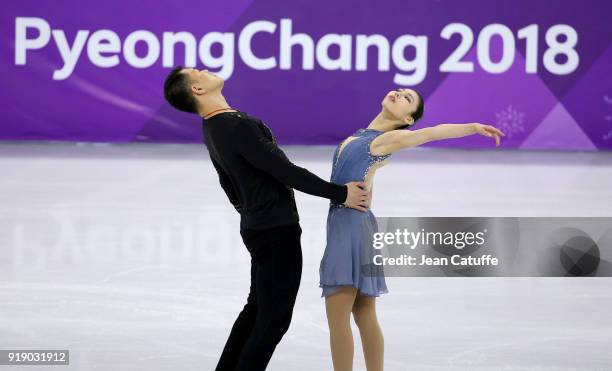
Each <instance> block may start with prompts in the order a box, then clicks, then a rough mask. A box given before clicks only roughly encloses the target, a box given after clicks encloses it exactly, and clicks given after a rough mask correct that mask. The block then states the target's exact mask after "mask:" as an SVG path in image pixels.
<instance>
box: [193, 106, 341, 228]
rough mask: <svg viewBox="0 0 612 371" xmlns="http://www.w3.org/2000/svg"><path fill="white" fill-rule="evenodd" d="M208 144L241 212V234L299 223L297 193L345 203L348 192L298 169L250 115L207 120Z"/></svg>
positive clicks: (225, 115)
mask: <svg viewBox="0 0 612 371" xmlns="http://www.w3.org/2000/svg"><path fill="white" fill-rule="evenodd" d="M202 126H203V132H204V143H205V144H206V147H207V149H208V152H209V154H210V159H211V160H212V163H213V165H214V167H215V169H216V170H217V173H218V174H219V182H220V183H221V187H222V188H223V190H224V191H225V193H226V194H227V197H228V198H229V200H230V202H231V203H232V205H234V207H235V208H236V210H237V211H238V212H239V213H240V216H241V218H240V228H241V229H265V228H271V227H274V226H279V225H286V224H292V223H297V222H298V221H299V215H298V212H297V208H296V206H295V198H294V195H293V190H292V188H295V189H297V190H299V191H302V192H305V193H308V194H311V195H315V196H319V197H324V198H328V199H330V200H333V201H335V202H338V203H343V202H344V201H345V200H346V196H347V187H346V186H345V185H338V184H334V183H329V182H326V181H324V180H323V179H321V178H319V177H318V176H316V175H314V174H312V173H311V172H309V171H308V170H306V169H304V168H302V167H299V166H296V165H294V164H293V163H291V161H289V159H288V158H287V156H286V155H285V153H284V152H283V151H282V150H281V149H280V148H278V146H277V144H276V140H275V139H274V136H273V135H272V132H271V131H270V129H269V128H268V127H267V126H266V125H265V124H264V123H263V122H262V121H261V120H259V119H258V118H256V117H253V116H249V115H248V114H247V113H245V112H242V111H238V112H224V113H220V114H217V115H215V116H213V117H211V118H208V119H206V120H203V125H202Z"/></svg>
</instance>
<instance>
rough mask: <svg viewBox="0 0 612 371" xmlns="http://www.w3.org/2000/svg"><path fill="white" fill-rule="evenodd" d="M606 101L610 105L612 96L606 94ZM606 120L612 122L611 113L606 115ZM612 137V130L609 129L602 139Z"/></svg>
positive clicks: (604, 98)
mask: <svg viewBox="0 0 612 371" xmlns="http://www.w3.org/2000/svg"><path fill="white" fill-rule="evenodd" d="M603 100H604V102H606V103H607V104H609V105H612V98H610V97H608V96H607V95H604V97H603ZM604 118H605V120H606V121H607V122H612V116H611V115H606V117H604ZM610 138H612V130H609V131H608V132H607V133H606V134H604V135H603V136H602V137H601V139H603V140H608V139H610Z"/></svg>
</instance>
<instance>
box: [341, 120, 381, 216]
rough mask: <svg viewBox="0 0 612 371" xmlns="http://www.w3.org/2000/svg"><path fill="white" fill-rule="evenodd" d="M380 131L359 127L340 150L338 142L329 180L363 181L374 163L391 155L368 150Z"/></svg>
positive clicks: (344, 182)
mask: <svg viewBox="0 0 612 371" xmlns="http://www.w3.org/2000/svg"><path fill="white" fill-rule="evenodd" d="M382 133H383V132H382V131H378V130H374V129H359V130H357V132H356V133H355V134H353V135H351V137H355V139H352V140H350V141H349V142H347V143H346V145H344V147H342V150H340V149H341V146H342V143H340V144H339V145H338V147H336V151H335V152H334V158H333V167H332V174H331V179H330V181H331V182H333V183H336V184H346V183H348V182H357V181H365V179H366V175H367V174H368V171H369V170H370V168H371V167H372V166H373V165H374V164H376V163H378V162H382V161H384V160H386V159H387V158H388V157H389V156H391V155H390V154H387V155H381V156H378V155H373V154H372V153H371V152H370V144H371V143H372V141H373V140H374V139H375V138H376V137H377V136H379V135H380V134H382ZM331 205H332V206H338V207H342V206H343V205H341V204H337V203H335V202H332V203H331Z"/></svg>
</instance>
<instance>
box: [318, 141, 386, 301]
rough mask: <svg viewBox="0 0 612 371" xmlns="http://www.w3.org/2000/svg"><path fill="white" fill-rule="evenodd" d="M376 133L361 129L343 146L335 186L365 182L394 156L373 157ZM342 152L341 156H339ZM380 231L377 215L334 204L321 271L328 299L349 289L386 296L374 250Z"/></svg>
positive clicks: (334, 174) (334, 169)
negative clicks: (372, 169)
mask: <svg viewBox="0 0 612 371" xmlns="http://www.w3.org/2000/svg"><path fill="white" fill-rule="evenodd" d="M382 133H383V132H382V131H378V130H374V129H359V130H358V131H357V132H356V133H355V134H353V135H352V136H353V137H356V139H352V140H351V141H350V142H347V144H346V145H345V146H344V148H342V150H341V151H340V146H341V145H342V143H341V144H339V145H338V147H336V151H335V152H334V157H333V165H332V174H331V180H330V181H331V182H333V183H336V184H345V183H348V182H354V181H364V180H365V177H366V175H367V173H368V171H369V169H370V167H372V165H374V164H375V163H377V162H380V161H383V160H385V159H386V158H387V157H389V156H390V155H383V156H375V155H372V154H371V153H370V143H372V141H373V140H374V139H375V138H376V137H377V136H379V135H380V134H382ZM339 151H340V155H338V152H339ZM377 231H378V225H377V223H376V218H375V217H374V214H372V212H371V211H370V210H369V209H368V211H367V212H362V211H358V210H355V209H351V208H348V207H346V206H344V205H342V204H338V203H335V202H333V201H332V202H331V203H330V207H329V213H328V214H327V244H326V246H325V253H324V254H323V259H321V265H320V268H319V279H320V280H319V287H321V288H322V289H323V293H322V296H328V295H330V294H333V293H334V292H336V291H338V290H339V289H340V286H344V285H349V286H353V287H355V288H357V290H358V292H359V294H360V295H367V296H379V295H380V294H383V293H386V292H388V291H387V285H386V282H385V277H384V272H383V269H382V266H377V265H374V264H373V262H372V261H373V257H374V256H375V255H377V254H378V250H375V249H373V247H372V234H373V233H375V232H377Z"/></svg>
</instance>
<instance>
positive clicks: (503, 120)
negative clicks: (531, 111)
mask: <svg viewBox="0 0 612 371" xmlns="http://www.w3.org/2000/svg"><path fill="white" fill-rule="evenodd" d="M495 117H496V118H497V122H496V126H497V128H498V129H499V130H501V131H503V132H504V133H505V134H506V135H507V136H508V139H510V138H512V136H513V135H515V134H518V133H522V132H524V131H525V127H524V126H523V122H524V121H525V120H524V118H525V114H524V113H522V112H519V111H517V110H516V109H514V108H513V107H512V105H508V108H506V109H505V110H503V111H501V112H497V113H496V114H495Z"/></svg>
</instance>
